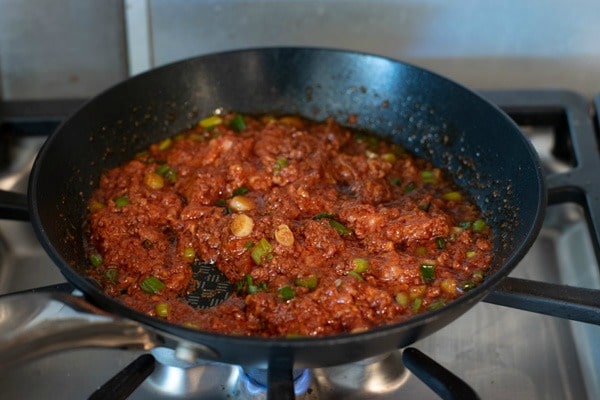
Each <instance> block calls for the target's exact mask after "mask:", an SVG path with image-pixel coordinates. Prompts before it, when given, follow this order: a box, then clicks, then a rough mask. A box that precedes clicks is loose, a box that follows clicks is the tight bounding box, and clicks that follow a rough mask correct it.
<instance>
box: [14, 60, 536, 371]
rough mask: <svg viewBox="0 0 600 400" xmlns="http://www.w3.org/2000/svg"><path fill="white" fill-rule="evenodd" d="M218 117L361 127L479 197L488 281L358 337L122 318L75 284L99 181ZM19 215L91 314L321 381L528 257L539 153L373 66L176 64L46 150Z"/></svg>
mask: <svg viewBox="0 0 600 400" xmlns="http://www.w3.org/2000/svg"><path fill="white" fill-rule="evenodd" d="M218 108H222V109H224V110H229V111H237V112H241V113H249V114H257V113H258V114H260V113H266V112H268V113H274V114H302V115H304V116H306V117H308V118H312V119H317V120H322V119H324V118H326V117H329V116H333V117H334V118H336V119H337V120H338V121H339V122H341V123H342V124H346V123H347V121H348V118H349V116H351V115H352V116H356V117H357V118H356V121H357V122H356V124H355V126H358V127H360V128H364V129H368V130H370V131H373V132H376V133H377V134H379V135H381V136H385V137H389V138H391V140H393V141H395V142H397V143H400V144H402V145H403V146H405V147H406V148H408V149H409V150H411V151H413V152H415V153H416V154H417V155H419V156H422V157H425V158H428V159H430V160H431V161H433V163H434V164H436V165H438V166H441V167H443V168H446V169H448V170H449V171H450V172H451V173H452V175H453V177H454V179H455V180H456V181H457V183H459V184H460V185H461V186H463V187H464V188H466V189H467V190H468V191H469V192H470V193H471V194H472V195H473V196H474V198H475V199H476V201H477V203H478V204H479V206H480V207H481V208H482V209H483V212H484V213H485V216H486V218H487V219H488V222H489V224H490V225H491V227H492V228H493V230H494V231H495V242H494V252H495V258H494V262H493V272H492V273H490V274H489V275H488V276H487V277H486V279H485V281H484V282H483V284H481V285H480V286H479V287H477V288H475V289H473V290H471V291H469V292H467V293H466V294H465V295H464V296H463V297H462V298H460V299H458V300H456V301H454V302H453V303H451V304H449V305H447V306H445V307H443V308H441V309H439V310H436V311H432V312H428V313H424V314H421V315H418V316H416V317H413V318H411V319H410V320H408V321H406V322H403V323H399V324H395V325H391V326H383V327H379V328H376V329H372V330H369V331H366V332H362V333H356V334H342V335H336V336H330V337H322V338H298V339H264V338H258V337H237V336H229V335H224V334H214V333H207V332H200V331H195V330H191V329H187V328H185V327H182V326H177V325H173V324H170V323H167V322H165V321H163V320H160V319H155V318H151V317H149V316H147V315H144V314H141V313H139V312H137V311H135V310H132V309H130V308H127V307H125V306H123V305H122V304H121V303H119V302H118V301H116V300H115V299H112V298H110V297H108V296H107V295H106V294H104V293H103V292H102V291H101V290H100V289H99V288H98V287H97V286H96V285H95V284H94V283H93V282H92V281H90V280H89V279H87V278H86V275H85V272H84V271H83V270H82V267H83V266H85V265H86V264H87V263H88V262H87V261H86V257H85V253H84V249H83V245H82V239H83V236H84V232H83V228H82V226H83V224H84V219H85V214H86V199H87V198H88V197H89V195H90V193H91V191H92V190H93V189H94V187H95V186H96V184H97V182H98V178H99V176H100V175H101V174H102V172H103V171H105V170H106V169H107V168H110V167H113V166H115V165H117V164H119V163H122V162H124V161H125V160H128V159H130V158H131V157H133V156H134V154H135V153H136V152H138V151H140V150H141V149H143V148H145V147H146V146H147V145H149V144H150V143H153V142H156V141H158V140H160V139H162V138H164V137H166V136H168V135H171V134H174V133H176V132H178V131H181V130H183V129H185V128H187V127H189V126H191V125H192V124H194V123H196V122H197V120H198V119H200V118H202V117H204V116H207V115H210V114H212V113H213V112H214V111H215V109H218ZM4 194H5V193H4ZM13 195H14V194H13ZM17 203H18V201H17ZM28 203H29V204H28V210H29V216H30V219H31V222H32V224H33V227H34V230H35V232H36V234H37V236H38V238H39V240H40V242H41V243H42V245H43V246H44V248H45V250H46V251H47V252H48V254H49V255H50V257H51V258H52V260H53V261H54V262H55V263H56V265H57V266H58V267H59V268H60V270H61V272H62V273H63V274H64V276H65V277H66V278H67V279H68V281H69V282H71V283H72V284H73V285H75V286H76V287H77V288H78V289H79V290H81V291H82V292H83V293H84V294H85V296H86V299H87V300H88V301H89V302H90V303H93V304H95V305H96V306H98V307H99V308H101V309H103V310H105V311H107V312H108V313H110V314H112V315H117V316H119V317H121V318H124V319H126V320H128V321H137V323H139V324H138V325H140V324H141V327H142V328H144V329H147V330H149V331H151V332H153V333H155V334H157V335H158V336H161V335H165V336H168V337H170V338H175V339H176V340H180V341H182V342H183V343H186V346H187V347H188V348H190V349H196V350H198V349H203V350H198V351H197V352H196V353H193V354H197V355H199V356H201V357H210V358H213V359H216V360H219V361H222V362H226V363H232V364H239V365H243V366H256V367H265V366H271V367H273V366H278V365H287V366H290V365H293V366H295V367H325V366H331V365H336V364H342V363H347V362H351V361H356V360H360V359H364V358H367V357H370V356H374V355H378V354H382V353H385V352H389V351H392V350H394V349H397V348H400V347H403V346H407V345H409V344H411V343H413V342H414V341H416V340H419V339H421V338H423V337H425V336H426V335H429V334H431V333H433V332H435V331H436V330H438V329H440V328H442V327H443V326H445V325H447V324H448V323H450V322H451V321H453V320H454V319H456V318H458V317H459V316H460V315H461V314H463V313H464V312H465V311H467V310H468V309H469V308H470V307H472V306H473V305H474V304H476V303H477V302H478V301H479V300H481V299H482V298H483V297H484V296H485V295H486V294H487V293H488V292H489V291H490V290H491V288H492V287H493V286H494V285H495V284H497V283H498V282H499V281H500V280H501V279H502V278H503V277H505V276H506V275H507V274H508V273H509V272H510V271H511V270H512V269H513V267H514V266H515V265H516V264H517V262H518V261H519V260H520V259H521V258H522V257H523V256H524V254H525V253H526V251H527V250H528V249H529V247H530V246H531V244H532V243H533V241H534V239H535V237H536V235H537V233H538V232H539V229H540V227H541V223H542V219H543V214H544V209H545V204H546V191H545V186H544V182H543V179H542V171H541V167H540V163H539V160H538V158H537V156H536V153H535V152H534V150H533V148H532V146H531V145H530V143H529V142H528V141H527V139H526V138H525V137H524V136H523V135H522V134H521V132H520V131H519V129H518V128H517V126H516V125H515V124H514V123H513V122H512V121H511V120H510V119H509V118H508V117H507V116H506V115H505V114H504V113H503V112H501V111H500V110H499V109H498V108H497V107H495V106H493V105H491V104H489V103H488V102H487V101H485V100H483V99H482V98H481V97H479V96H478V95H476V94H474V93H473V92H471V91H469V90H467V89H465V88H464V87H462V86H460V85H457V84H456V83H453V82H451V81H449V80H447V79H445V78H443V77H440V76H438V75H436V74H433V73H430V72H427V71H424V70H422V69H420V68H417V67H414V66H411V65H407V64H404V63H401V62H398V61H395V60H391V59H387V58H383V57H379V56H373V55H368V54H361V53H356V52H347V51H340V50H329V49H310V48H269V49H251V50H243V51H234V52H226V53H220V54H212V55H206V56H201V57H197V58H193V59H189V60H185V61H182V62H178V63H174V64H171V65H167V66H165V67H161V68H158V69H155V70H152V71H150V72H147V73H144V74H141V75H139V76H136V77H133V78H131V79H128V80H126V81H124V82H122V83H120V84H118V85H116V86H115V87H113V88H111V89H109V90H107V91H105V92H104V93H102V94H100V95H99V96H97V97H95V98H94V99H92V100H91V101H89V102H88V103H86V104H85V105H83V106H82V107H81V108H80V109H79V110H78V111H77V112H75V113H74V114H73V115H72V116H70V117H69V118H68V119H67V120H66V121H65V122H64V123H62V125H60V126H59V127H58V129H57V130H56V131H55V132H54V133H53V134H52V135H51V136H50V137H49V138H48V140H47V142H46V143H45V145H44V147H43V148H42V150H41V152H40V153H39V156H38V158H37V160H36V162H35V165H34V167H33V170H32V173H31V177H30V181H29V194H28ZM17 208H18V207H17ZM196 345H198V346H196ZM195 346H196V347H195Z"/></svg>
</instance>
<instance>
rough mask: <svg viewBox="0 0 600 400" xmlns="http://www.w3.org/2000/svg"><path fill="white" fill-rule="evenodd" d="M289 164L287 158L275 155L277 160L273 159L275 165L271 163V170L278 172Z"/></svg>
mask: <svg viewBox="0 0 600 400" xmlns="http://www.w3.org/2000/svg"><path fill="white" fill-rule="evenodd" d="M289 165H290V163H289V161H288V159H287V158H285V157H277V160H275V165H273V171H275V172H279V171H281V170H282V169H284V168H285V167H287V166H289Z"/></svg>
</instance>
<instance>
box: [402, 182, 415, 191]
mask: <svg viewBox="0 0 600 400" xmlns="http://www.w3.org/2000/svg"><path fill="white" fill-rule="evenodd" d="M416 188H417V185H416V184H415V183H414V182H412V181H411V182H408V183H407V184H406V186H404V191H405V192H406V193H410V192H412V191H413V190H415V189H416Z"/></svg>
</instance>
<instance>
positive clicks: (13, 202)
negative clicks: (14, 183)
mask: <svg viewBox="0 0 600 400" xmlns="http://www.w3.org/2000/svg"><path fill="white" fill-rule="evenodd" d="M0 219H13V220H17V221H29V208H28V204H27V195H26V194H23V193H17V192H9V191H6V190H0Z"/></svg>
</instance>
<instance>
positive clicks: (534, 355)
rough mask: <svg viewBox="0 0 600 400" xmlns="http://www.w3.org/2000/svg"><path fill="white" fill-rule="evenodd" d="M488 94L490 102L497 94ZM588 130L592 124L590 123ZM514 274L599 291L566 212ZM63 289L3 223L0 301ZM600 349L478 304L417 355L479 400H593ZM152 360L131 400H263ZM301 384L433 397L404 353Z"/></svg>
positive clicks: (217, 375)
mask: <svg viewBox="0 0 600 400" xmlns="http://www.w3.org/2000/svg"><path fill="white" fill-rule="evenodd" d="M536 93H537V92H536ZM484 95H489V96H490V97H491V98H492V99H494V98H495V95H496V93H495V92H489V93H484ZM536 95H538V94H536ZM509 111H510V110H509ZM523 120H524V121H525V125H522V127H523V130H524V132H526V133H527V135H528V136H529V137H530V138H531V140H532V142H533V143H534V146H535V147H536V149H537V150H538V152H539V154H540V155H541V157H542V159H543V161H544V165H545V166H546V168H547V170H548V171H549V172H565V171H566V172H568V171H569V170H571V169H572V168H573V167H574V165H575V164H576V162H573V161H569V160H566V161H564V160H563V161H561V160H559V159H558V158H563V157H558V158H557V157H556V156H555V155H554V154H559V155H560V154H561V153H562V152H561V149H560V146H561V144H560V143H557V140H558V139H557V136H558V135H557V134H556V129H557V128H556V126H551V125H547V123H546V122H541V123H537V122H535V123H534V124H533V125H529V124H528V123H527V121H526V120H527V118H524V119H523ZM0 122H1V121H0ZM587 123H590V124H592V123H591V118H590V121H588V122H587ZM43 141H44V137H43V136H39V135H24V134H20V135H15V136H12V137H11V138H10V140H9V142H10V151H9V152H8V154H9V155H10V157H9V158H10V163H9V164H8V166H6V167H4V168H3V169H2V170H0V189H7V190H16V191H21V192H25V190H26V179H27V174H28V170H29V168H30V167H31V163H32V161H33V159H34V157H35V154H36V152H37V150H38V149H39V147H40V146H41V145H42V143H43ZM557 149H558V150H559V151H557ZM5 150H6V149H5ZM511 277H519V278H526V279H532V280H536V281H543V282H550V283H560V284H569V285H574V286H580V287H587V288H593V289H599V288H600V277H599V270H598V263H597V261H596V258H595V253H594V250H593V245H592V240H591V239H590V235H589V233H588V227H587V224H586V218H585V212H584V210H583V209H582V208H581V207H580V206H578V205H575V204H573V203H565V204H560V205H555V206H552V207H549V209H548V212H547V217H546V220H545V225H544V228H543V229H542V232H541V234H540V235H539V237H538V239H537V241H536V242H535V244H534V246H533V247H532V249H531V250H530V251H529V253H528V254H527V256H526V257H525V259H524V260H523V261H522V262H521V263H520V264H519V266H518V267H517V268H516V269H515V271H514V272H513V273H512V274H511ZM61 282H65V280H64V278H63V277H62V275H61V274H60V273H59V271H58V268H56V267H55V266H54V265H53V263H52V262H51V261H50V259H49V258H48V257H47V256H46V254H45V253H44V250H43V249H42V248H41V246H40V245H39V244H38V242H37V240H36V238H35V235H34V233H33V231H32V229H31V227H30V225H29V224H28V223H26V222H15V221H4V220H0V294H6V293H12V292H16V291H21V290H28V289H32V288H36V287H41V286H47V285H51V284H57V283H61ZM0 318H2V315H0ZM599 341H600V326H596V325H592V324H587V323H582V322H576V321H570V320H567V319H561V318H556V317H552V316H547V315H542V314H536V313H531V312H527V311H521V310H519V309H515V308H509V307H504V306H499V305H494V304H489V303H486V302H482V303H479V304H478V305H476V306H475V307H474V308H473V309H472V310H470V311H469V312H468V313H466V314H465V315H463V316H462V317H461V318H459V319H458V320H456V321H455V322H454V323H452V324H451V325H449V326H447V327H445V328H444V329H442V330H440V331H438V332H436V333H435V334H433V335H432V336H430V337H428V338H426V339H424V340H421V341H419V342H417V343H415V344H414V347H416V348H417V349H419V350H421V351H422V352H424V353H425V354H427V355H428V356H430V357H431V358H433V359H435V360H436V361H437V362H438V363H439V364H441V365H443V366H444V367H446V368H447V369H449V370H450V371H452V372H453V373H454V374H456V375H458V376H459V377H460V378H462V379H463V380H464V381H465V382H466V383H467V384H469V385H470V386H471V387H472V388H473V389H474V390H475V391H476V392H477V393H478V394H479V396H480V397H481V398H482V399H507V398H513V399H585V398H589V399H593V398H600V382H598V379H597V377H598V376H599V373H600V343H599ZM141 354H142V353H140V352H136V351H122V350H98V349H85V350H74V351H70V352H66V353H62V354H57V355H53V356H49V357H46V358H44V359H40V360H37V361H35V362H31V363H28V364H26V365H24V366H20V367H18V368H15V369H12V370H9V371H3V372H2V373H1V374H0V388H1V389H0V393H1V394H0V398H2V399H7V400H8V399H24V398H48V397H49V396H53V397H56V398H60V399H65V400H66V399H82V398H88V397H89V396H90V395H91V394H92V393H94V391H96V389H98V388H99V387H100V386H101V385H102V384H103V383H104V382H106V381H107V380H108V379H110V378H111V377H112V376H113V375H115V374H116V373H117V372H118V371H119V370H121V369H122V368H124V367H125V366H126V365H128V364H129V363H130V362H132V361H133V360H135V359H136V358H137V357H138V356H140V355H141ZM153 355H154V356H155V358H156V359H157V360H158V361H159V363H158V364H157V366H156V368H155V369H154V372H153V373H152V374H151V375H150V377H149V378H148V379H146V380H145V381H144V382H143V383H142V384H141V386H140V387H139V388H138V389H137V390H135V391H134V392H133V394H132V395H131V397H130V398H131V399H169V398H176V399H188V398H190V399H191V398H202V399H213V398H214V399H220V398H223V399H237V398H266V394H265V392H264V391H260V390H258V391H255V389H257V388H255V387H253V386H252V385H251V384H250V381H249V380H248V379H246V378H245V374H244V373H243V371H242V370H241V368H239V367H236V366H230V365H224V364H209V363H205V362H202V361H199V362H197V363H194V364H189V363H185V362H182V361H175V360H174V359H173V357H172V354H171V353H170V350H168V349H159V350H157V351H154V352H153ZM163 360H164V361H165V362H166V364H161V363H160V362H161V361H163ZM300 380H302V382H304V383H303V384H301V385H300V386H302V385H304V386H303V387H302V388H299V390H300V391H301V393H299V394H298V395H297V398H299V399H334V398H343V399H352V398H355V399H366V398H373V399H388V398H389V399H392V398H394V399H396V398H415V399H437V398H439V397H438V395H436V394H435V393H434V392H433V391H432V390H431V389H429V388H428V387H427V386H426V385H425V384H424V383H422V382H421V381H420V380H419V379H418V378H417V377H415V376H414V375H413V374H412V373H411V372H409V371H408V370H407V369H405V368H404V367H403V366H402V363H401V360H400V350H399V351H398V352H396V353H392V354H390V355H386V356H382V357H380V358H377V359H372V360H365V361H364V362H361V363H358V364H354V365H344V366H338V367H333V368H324V369H318V370H313V371H306V372H305V373H304V374H303V376H302V377H301V379H300Z"/></svg>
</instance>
